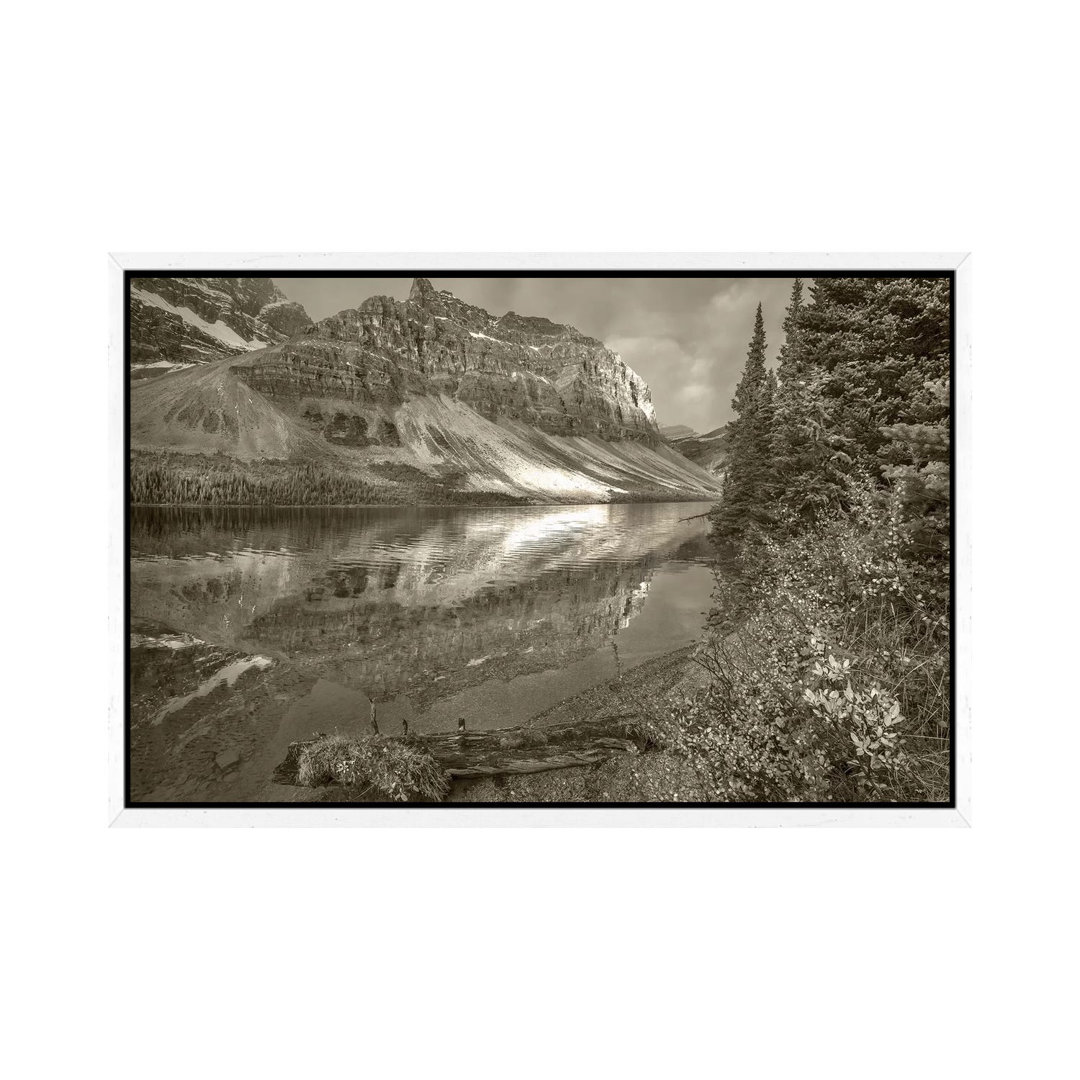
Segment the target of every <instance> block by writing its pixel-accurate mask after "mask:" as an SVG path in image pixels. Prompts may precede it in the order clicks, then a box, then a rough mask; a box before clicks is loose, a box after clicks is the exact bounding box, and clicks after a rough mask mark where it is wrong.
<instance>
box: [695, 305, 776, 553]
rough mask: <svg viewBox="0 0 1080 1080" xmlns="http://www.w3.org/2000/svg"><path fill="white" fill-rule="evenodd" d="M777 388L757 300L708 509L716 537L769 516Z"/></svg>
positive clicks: (737, 531) (739, 531) (740, 530)
mask: <svg viewBox="0 0 1080 1080" xmlns="http://www.w3.org/2000/svg"><path fill="white" fill-rule="evenodd" d="M775 388H776V380H775V376H773V375H772V373H770V372H767V371H766V369H765V320H764V317H763V316H762V313H761V305H760V304H758V307H757V313H756V315H755V316H754V333H753V336H752V337H751V339H750V345H749V347H748V349H747V352H746V365H745V367H744V368H743V373H742V378H741V379H740V380H739V385H738V386H737V387H736V389H735V397H734V398H733V399H732V402H731V407H732V408H733V409H734V410H735V419H734V420H732V422H731V423H730V424H729V425H728V432H727V446H728V463H727V471H726V473H725V476H724V493H723V498H722V500H721V502H720V504H719V505H718V506H717V507H716V508H715V509H714V510H713V512H712V514H710V520H711V522H712V526H713V533H714V535H715V536H716V537H717V538H718V539H720V540H732V539H735V538H737V537H738V536H740V535H741V534H742V533H743V532H744V531H745V529H746V528H747V527H748V526H749V525H750V524H752V523H754V522H762V521H764V520H766V519H767V518H768V516H769V503H770V501H771V498H772V495H773V491H772V487H773V465H772V454H773V426H774V405H775Z"/></svg>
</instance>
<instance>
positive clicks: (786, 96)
mask: <svg viewBox="0 0 1080 1080" xmlns="http://www.w3.org/2000/svg"><path fill="white" fill-rule="evenodd" d="M1074 18H1075V16H1074V14H1073V12H1072V10H1071V9H1069V8H1067V7H1066V6H1064V5H1058V4H1052V3H1046V2H1038V0H1034V2H1031V3H1028V4H1026V5H1024V6H1023V7H1022V8H1006V7H1004V6H996V5H989V4H975V3H942V2H941V0H934V2H921V0H909V2H908V3H906V4H904V5H889V6H880V5H879V6H869V5H866V4H864V3H827V2H825V3H820V4H779V3H776V4H765V3H756V4H745V5H741V6H739V7H738V8H733V7H731V6H730V5H721V4H716V5H705V4H691V3H680V2H677V0H671V2H668V3H666V4H664V5H661V6H657V5H655V4H638V3H628V2H626V0H623V2H622V3H618V4H599V3H597V4H588V3H582V2H581V0H578V2H575V3H565V4H564V3H559V2H553V0H549V2H548V3H547V4H545V5H543V6H541V5H508V4H501V3H500V4H495V3H492V4H480V3H475V4H467V3H456V4H425V3H422V2H418V0H413V2H412V3H409V4H406V5H389V4H383V5H338V4H326V3H319V2H316V0H313V2H311V3H308V4H305V5H302V6H297V5H294V4H290V5H285V4H280V3H273V2H263V3H259V4H241V3H234V4H231V5H224V4H221V3H220V2H218V3H213V4H211V3H205V2H199V0H192V2H189V3H186V4H184V5H182V6H181V5H167V6H164V5H157V6H155V5H148V4H145V3H118V2H113V3H107V2H105V3H100V4H96V5H84V4H68V3H59V4H54V5H49V6H39V7H37V8H31V7H30V6H28V5H23V6H21V7H20V8H19V9H18V10H17V11H16V12H15V13H14V14H12V13H10V12H9V13H8V17H7V34H6V39H7V44H8V49H7V52H6V57H5V62H4V64H3V65H0V80H2V81H3V84H4V85H3V86H2V87H0V89H2V90H3V96H4V101H5V103H6V104H7V106H8V110H9V113H10V119H9V122H8V124H9V126H8V132H7V136H6V139H5V148H6V150H7V151H8V155H9V156H8V161H7V164H6V166H5V169H4V175H3V179H4V181H5V182H6V184H7V185H8V193H7V196H6V199H5V205H4V208H5V217H6V218H7V224H6V226H5V233H6V239H5V242H4V247H5V250H4V252H3V254H4V256H5V258H4V259H3V260H2V264H3V274H4V284H3V293H2V295H3V297H4V299H5V301H6V305H5V306H6V312H5V322H4V331H5V332H4V338H3V343H4V349H3V352H4V361H5V375H6V382H5V391H6V393H5V396H4V401H5V404H6V411H5V420H6V423H5V424H4V425H3V428H4V454H5V456H4V464H5V475H6V477H7V479H8V485H9V495H8V503H9V507H10V514H9V516H8V519H7V521H8V524H7V527H6V529H5V530H4V534H3V535H4V546H5V556H6V557H5V566H6V569H7V578H6V581H5V583H4V584H5V589H4V595H5V600H6V603H5V605H4V612H5V615H6V619H5V620H4V627H5V633H6V636H7V638H8V642H9V644H8V651H7V652H6V653H5V654H4V656H5V660H6V661H7V663H6V664H5V668H6V671H7V680H6V685H7V688H8V692H7V698H8V700H7V702H6V703H5V707H4V708H3V709H2V710H0V711H2V713H3V715H4V716H5V718H6V720H7V738H6V739H5V742H4V749H5V751H6V753H5V755H4V760H5V763H6V765H7V768H6V770H5V776H6V780H7V783H6V784H5V785H4V802H5V825H6V827H7V834H8V839H7V843H6V858H5V860H4V861H5V869H6V870H7V872H8V873H7V875H6V876H7V885H6V887H5V896H6V898H7V900H8V902H9V904H10V910H9V912H8V914H7V916H6V917H5V920H4V926H5V932H6V936H7V938H8V943H7V944H6V945H5V950H4V955H5V969H6V975H7V980H6V981H7V983H8V987H9V990H10V991H11V1000H10V1001H9V1004H8V1005H7V1007H6V1010H5V1017H6V1019H7V1020H8V1022H9V1024H10V1028H11V1034H10V1035H9V1037H8V1040H7V1042H6V1046H5V1049H6V1051H7V1056H8V1057H9V1059H14V1061H13V1067H12V1068H13V1075H18V1076H43V1077H45V1076H47V1077H54V1076H69V1075H80V1074H84V1073H86V1072H87V1071H90V1070H94V1071H100V1072H102V1073H103V1074H105V1075H108V1076H110V1077H114V1078H122V1077H140V1078H141V1077H151V1076H152V1077H185V1078H186V1077H193V1076H197V1077H200V1078H206V1077H217V1076H229V1077H236V1076H259V1077H276V1076H286V1075H291V1076H295V1075H319V1074H321V1073H326V1074H331V1073H334V1074H337V1075H340V1074H341V1073H342V1071H343V1070H345V1071H347V1072H348V1073H349V1074H354V1073H357V1074H358V1073H365V1074H373V1075H386V1076H428V1075H436V1076H441V1075H459V1074H461V1075H469V1076H470V1077H476V1076H478V1075H483V1076H487V1075H497V1076H513V1077H533V1076H537V1077H553V1076H564V1075H565V1076H590V1077H592V1076H597V1077H599V1076H604V1077H606V1076H614V1077H637V1076H650V1077H660V1076H665V1077H666V1076H671V1077H681V1076H688V1075H694V1076H697V1075H703V1074H705V1075H713V1074H723V1075H726V1076H731V1077H747V1076H766V1077H772V1076H778V1077H781V1076H782V1077H788V1076H792V1075H795V1076H800V1077H804V1076H819V1075H820V1076H829V1077H834V1076H836V1075H873V1076H875V1077H879V1078H884V1077H893V1076H896V1077H900V1076H903V1077H905V1078H907V1077H912V1076H918V1077H939V1076H941V1077H945V1076H986V1075H990V1074H991V1073H1000V1074H1003V1075H1010V1074H1013V1075H1015V1074H1018V1073H1020V1072H1023V1073H1024V1074H1025V1075H1033V1076H1048V1077H1053V1076H1058V1075H1062V1074H1063V1073H1064V1071H1065V1065H1066V1060H1065V1050H1066V1044H1065V1033H1066V1031H1067V1030H1069V1027H1070V1026H1071V1023H1072V1021H1073V1010H1072V1009H1071V1008H1070V1007H1069V1006H1070V1002H1069V995H1068V990H1067V987H1071V985H1072V979H1073V965H1074V962H1075V932H1074V930H1073V922H1072V908H1073V907H1074V904H1075V893H1074V892H1072V891H1070V890H1069V888H1068V886H1067V877H1068V875H1069V874H1070V872H1071V871H1072V869H1073V866H1074V864H1075V856H1074V855H1073V854H1072V853H1073V851H1074V850H1075V836H1074V835H1073V833H1072V830H1071V829H1068V828H1067V826H1068V825H1069V824H1071V816H1073V799H1074V796H1073V791H1072V788H1073V781H1072V773H1073V764H1072V763H1073V762H1074V761H1075V759H1076V755H1075V750H1076V736H1075V717H1076V714H1077V709H1076V701H1075V695H1074V694H1073V692H1072V685H1071V684H1072V674H1073V672H1074V670H1075V666H1076V665H1075V655H1074V654H1075V641H1076V633H1075V625H1074V621H1073V619H1074V615H1073V613H1074V611H1075V598H1076V597H1075V594H1076V588H1075V572H1074V569H1073V563H1074V558H1075V551H1076V540H1075V533H1074V532H1073V531H1072V530H1071V529H1070V519H1071V517H1072V507H1073V503H1074V495H1073V493H1074V491H1075V486H1076V485H1075V480H1074V477H1073V472H1074V465H1073V463H1074V459H1075V456H1076V455H1075V448H1074V441H1075V437H1074V432H1075V426H1076V425H1075V419H1074V411H1075V409H1074V402H1075V398H1076V376H1075V368H1076V364H1077V360H1078V357H1077V350H1076V337H1075V320H1076V316H1075V311H1076V300H1075V296H1076V272H1075V268H1074V266H1073V250H1074V248H1075V246H1076V208H1075V191H1074V188H1075V181H1076V171H1075V161H1074V160H1073V157H1072V155H1073V154H1074V152H1075V82H1074V74H1073V72H1074V56H1073V43H1074V42H1075V40H1076V37H1075V26H1073V25H1071V24H1072V22H1073V21H1074ZM365 250H369V251H410V250H421V251H423V250H426V251H438V250H443V251H469V250H473V251H476V250H480V251H483V250H487V251H499V250H507V251H515V250H518V251H534V250H535V251H560V250H562V251H573V250H579V251H605V250H608V251H620V250H622V251H650V250H654V251H770V250H774V251H775V250H783V251H964V250H972V251H974V253H975V254H974V265H975V281H974V289H975V292H974V300H975V346H976V350H975V361H974V367H975V408H976V431H975V441H974V457H975V462H976V464H975V469H974V478H973V488H972V497H973V500H974V513H973V520H974V528H975V536H976V548H975V552H974V561H975V580H976V582H977V585H978V590H979V591H978V593H977V594H976V597H975V606H974V615H975V626H976V632H975V658H976V668H975V691H974V712H975V810H974V822H975V827H974V828H973V829H971V830H963V831H961V830H953V831H923V830H904V831H893V832H883V831H879V830H859V831H841V830H835V831H820V832H811V831H799V830H770V831H734V830H732V831H711V830H697V831H684V832H678V831H674V830H659V829H658V830H649V831H630V830H606V831H586V830H581V831H570V830H549V831H535V832H516V831H510V830H506V831H496V832H475V831H469V830H451V831H436V830H423V831H421V830H417V831H408V830H396V831H388V832H360V831H353V830H339V831H324V832H316V831H313V830H295V831H270V830H266V831H255V832H251V831H233V830H216V831H181V830H177V831H153V830H143V831H117V830H112V831H109V830H107V829H106V827H105V826H106V822H107V817H106V811H105V805H106V800H105V781H106V752H105V701H106V697H107V684H108V679H109V674H110V662H109V656H108V652H107V648H106V644H107V641H106V632H105V631H106V626H105V616H104V612H105V610H106V574H105V567H106V559H107V554H106V551H107V545H106V536H107V533H108V530H109V527H110V519H109V508H108V500H107V495H106V491H107V488H106V479H105V477H106V467H107V466H109V465H111V466H112V467H115V463H110V462H109V460H108V453H109V447H108V441H107V428H106V423H105V420H104V417H105V415H106V400H107V399H106V378H105V373H106V360H105V338H106V325H107V322H106V320H107V298H106V288H105V280H106V255H105V253H106V252H107V251H365ZM1066 980H1068V981H1067V982H1066ZM1070 1056H1071V1055H1070Z"/></svg>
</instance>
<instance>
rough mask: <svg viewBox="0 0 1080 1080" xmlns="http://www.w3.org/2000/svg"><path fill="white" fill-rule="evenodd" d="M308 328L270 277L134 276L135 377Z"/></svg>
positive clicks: (281, 338)
mask: <svg viewBox="0 0 1080 1080" xmlns="http://www.w3.org/2000/svg"><path fill="white" fill-rule="evenodd" d="M309 326H311V319H310V318H308V315H307V312H306V311H304V309H303V307H301V306H300V305H299V304H297V303H294V302H293V301H291V300H288V299H286V297H285V295H284V294H283V293H282V292H281V290H280V289H279V288H278V287H277V286H276V285H275V284H274V283H273V281H271V280H270V279H269V278H182V277H176V278H172V277H168V278H167V277H137V278H133V279H132V282H131V375H132V377H133V378H136V379H138V378H148V377H152V376H154V375H161V374H164V373H166V372H168V371H172V370H175V369H176V368H179V367H188V366H190V365H192V364H206V363H210V362H212V361H214V360H220V359H221V358H223V357H226V356H234V355H236V354H238V353H243V352H248V351H250V350H252V349H263V348H266V347H267V346H268V345H274V344H277V343H279V342H282V341H285V340H286V339H287V338H290V337H292V336H293V335H294V334H297V333H299V332H300V331H302V330H304V329H306V328H307V327H309Z"/></svg>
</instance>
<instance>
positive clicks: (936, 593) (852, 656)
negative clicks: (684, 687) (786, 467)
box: [648, 493, 950, 802]
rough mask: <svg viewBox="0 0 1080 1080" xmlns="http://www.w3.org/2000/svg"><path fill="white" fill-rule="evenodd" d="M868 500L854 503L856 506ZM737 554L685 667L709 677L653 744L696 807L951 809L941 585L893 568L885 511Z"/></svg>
mask: <svg viewBox="0 0 1080 1080" xmlns="http://www.w3.org/2000/svg"><path fill="white" fill-rule="evenodd" d="M863 494H864V495H865V493H863ZM855 502H856V503H857V505H853V507H852V510H851V511H850V512H848V513H846V514H844V515H843V516H841V517H840V518H838V519H837V520H835V521H833V522H830V523H828V524H826V525H823V526H821V527H818V528H816V529H813V530H806V531H803V532H801V533H797V534H795V535H794V536H791V537H788V538H786V539H783V540H775V539H773V538H771V537H768V536H764V535H758V536H757V537H755V538H754V539H753V540H752V541H746V542H744V543H743V545H742V548H741V551H740V562H739V566H738V572H737V573H735V574H734V576H732V577H729V578H728V579H725V580H723V581H721V582H719V583H718V587H717V591H716V600H717V606H716V608H715V609H714V615H713V618H712V621H711V627H710V629H709V631H708V633H707V634H706V637H705V639H704V641H703V642H702V644H701V645H700V646H699V649H698V652H697V655H696V659H697V660H698V662H699V663H700V664H701V665H702V666H703V667H704V668H705V669H706V671H707V672H708V673H709V675H710V680H709V685H708V686H707V687H705V688H704V689H701V690H698V691H695V692H692V693H689V694H684V695H682V696H681V697H679V698H678V699H676V700H675V701H674V702H672V703H671V704H670V707H669V708H668V709H667V710H666V712H657V710H655V709H653V710H652V713H653V715H652V718H651V721H650V722H649V727H648V730H649V738H650V739H651V741H652V742H653V743H654V744H657V745H663V746H666V747H669V748H671V749H672V750H673V751H675V752H676V753H679V754H682V755H684V756H685V757H686V758H688V759H689V760H690V761H691V762H692V763H693V764H694V767H695V769H696V770H697V772H698V774H699V776H700V777H701V781H702V785H703V787H704V789H705V790H706V791H707V792H708V793H709V794H708V797H709V798H712V799H715V800H717V801H740V802H756V801H769V802H789V801H808V802H832V801H838V802H848V801H860V802H862V801H865V802H878V801H883V802H888V801H904V802H907V801H923V800H925V801H944V800H946V799H947V797H948V759H949V745H948V731H949V707H950V692H949V620H948V585H947V581H943V580H939V578H938V577H936V576H935V575H937V574H938V571H937V570H936V569H934V570H932V571H930V572H928V571H925V569H924V568H921V567H920V566H919V565H917V564H914V563H912V562H911V561H910V560H907V559H905V558H904V557H903V552H902V550H901V548H902V544H903V535H902V530H901V529H900V528H899V526H898V523H897V516H896V506H895V504H894V503H893V502H892V501H891V500H889V499H888V498H877V499H870V498H864V497H863V496H858V497H857V498H856V500H855Z"/></svg>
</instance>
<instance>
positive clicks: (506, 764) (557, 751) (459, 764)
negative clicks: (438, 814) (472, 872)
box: [274, 713, 638, 784]
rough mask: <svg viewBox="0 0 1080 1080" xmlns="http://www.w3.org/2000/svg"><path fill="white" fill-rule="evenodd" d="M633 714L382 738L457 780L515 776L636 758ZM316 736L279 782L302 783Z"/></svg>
mask: <svg viewBox="0 0 1080 1080" xmlns="http://www.w3.org/2000/svg"><path fill="white" fill-rule="evenodd" d="M632 715H633V714H632V713H624V714H619V715H615V716H607V717H604V718H603V719H601V720H592V721H576V722H573V723H564V724H552V725H550V726H544V727H533V728H522V727H518V728H495V729H493V730H489V731H449V732H438V733H435V734H428V735H406V736H404V737H399V736H394V735H379V736H375V737H376V738H380V739H385V740H387V741H388V742H408V743H410V744H411V745H413V746H416V747H418V748H419V749H422V750H425V751H427V753H429V754H430V755H431V756H432V757H433V758H434V759H435V760H436V761H437V762H438V763H439V765H440V766H441V767H442V768H443V769H445V770H446V772H447V773H448V774H449V775H450V776H452V777H455V778H457V777H461V778H464V777H484V776H509V775H521V774H525V773H538V772H548V771H550V770H552V769H568V768H573V767H575V766H581V765H596V764H599V763H600V762H602V761H606V760H607V759H608V758H610V757H611V756H612V755H613V754H633V753H636V752H637V750H638V746H637V743H636V742H635V741H634V740H633V739H632V738H631V737H630V735H629V734H628V733H627V729H626V721H627V720H629V719H630V718H631V717H632ZM322 737H323V736H322V735H316V736H314V737H313V738H311V739H307V740H304V741H303V742H294V743H290V744H289V750H288V753H287V755H286V757H285V760H284V761H282V762H281V764H280V765H278V766H277V768H276V769H275V770H274V780H275V781H277V783H279V784H298V783H299V781H298V779H297V768H298V765H299V760H300V754H301V752H302V751H303V750H304V748H305V747H306V746H310V745H311V744H312V743H313V742H316V741H317V740H318V739H320V738H322Z"/></svg>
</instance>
